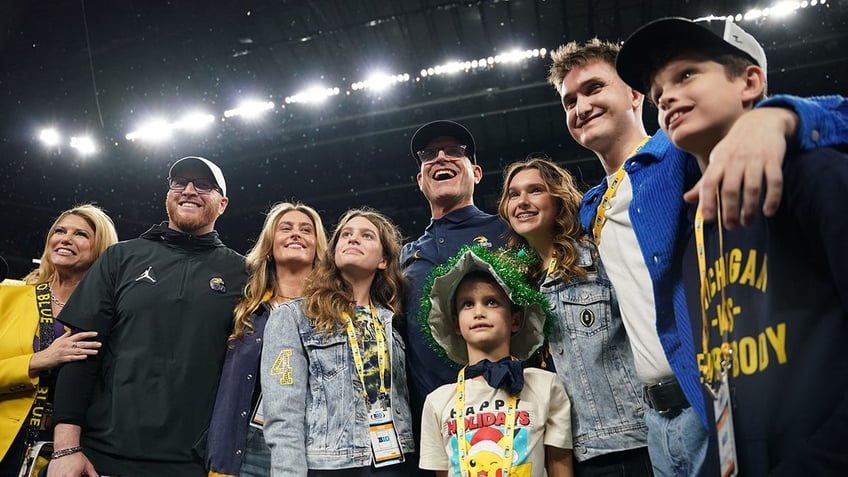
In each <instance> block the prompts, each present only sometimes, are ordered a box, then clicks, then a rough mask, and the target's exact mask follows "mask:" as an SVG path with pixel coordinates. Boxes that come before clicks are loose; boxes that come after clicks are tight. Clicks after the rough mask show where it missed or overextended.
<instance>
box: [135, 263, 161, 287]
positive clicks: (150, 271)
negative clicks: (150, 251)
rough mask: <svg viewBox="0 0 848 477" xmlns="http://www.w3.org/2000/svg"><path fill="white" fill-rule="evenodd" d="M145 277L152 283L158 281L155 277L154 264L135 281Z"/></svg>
mask: <svg viewBox="0 0 848 477" xmlns="http://www.w3.org/2000/svg"><path fill="white" fill-rule="evenodd" d="M144 279H147V280H150V283H156V278H154V277H153V265H151V266H149V267H147V270H145V271H144V272H142V274H141V275H139V276H138V278H136V279H135V281H140V280H144Z"/></svg>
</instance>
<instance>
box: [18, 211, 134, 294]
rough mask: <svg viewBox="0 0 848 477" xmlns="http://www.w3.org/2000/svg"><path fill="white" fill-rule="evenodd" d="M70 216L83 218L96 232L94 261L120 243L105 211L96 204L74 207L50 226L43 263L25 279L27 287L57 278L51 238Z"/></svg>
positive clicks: (93, 240) (42, 254) (112, 223)
mask: <svg viewBox="0 0 848 477" xmlns="http://www.w3.org/2000/svg"><path fill="white" fill-rule="evenodd" d="M69 215H76V216H77V217H80V218H82V219H83V220H85V221H86V223H88V225H89V226H90V227H91V228H92V230H94V237H93V239H92V243H93V245H92V252H93V255H94V256H93V260H97V257H99V256H100V254H102V253H103V252H104V251H105V250H106V249H107V248H109V246H110V245H112V244H114V243H116V242H117V241H118V233H117V232H116V231H115V223H114V222H112V219H111V218H110V217H109V216H108V215H106V212H105V211H104V210H103V209H101V208H100V207H98V206H96V205H94V204H81V205H77V206H74V207H73V208H71V209H68V210H66V211H64V212H62V213H61V214H59V217H57V218H56V220H55V221H54V222H53V225H51V226H50V230H49V231H48V232H47V239H46V240H45V241H44V251H43V252H42V253H41V263H40V264H39V265H38V268H36V269H35V270H33V271H31V272H29V273H28V274H27V276H26V277H24V282H25V283H26V284H27V285H35V284H39V283H44V282H49V281H52V280H53V278H54V277H55V276H56V266H55V265H53V262H52V261H50V253H49V252H50V250H49V248H50V237H52V236H53V234H54V233H56V227H58V226H59V222H61V221H62V219H64V218H65V217H67V216H69ZM92 263H93V261H92Z"/></svg>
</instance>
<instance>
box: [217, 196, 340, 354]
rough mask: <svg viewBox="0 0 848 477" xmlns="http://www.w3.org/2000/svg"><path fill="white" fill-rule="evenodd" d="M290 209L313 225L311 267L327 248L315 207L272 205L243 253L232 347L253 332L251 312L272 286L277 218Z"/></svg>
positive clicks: (287, 203)
mask: <svg viewBox="0 0 848 477" xmlns="http://www.w3.org/2000/svg"><path fill="white" fill-rule="evenodd" d="M292 211H297V212H302V213H304V214H306V216H307V217H309V220H310V221H312V226H313V227H314V228H315V257H314V259H313V260H312V266H313V267H315V264H316V263H317V262H318V260H320V259H321V257H323V256H324V254H325V252H326V251H327V232H326V231H325V230H324V223H323V222H322V221H321V216H320V215H318V212H317V211H316V210H315V209H313V208H312V207H309V206H308V205H305V204H302V203H300V202H295V203H290V202H280V203H277V204H274V206H273V207H271V210H269V211H268V214H267V215H266V216H265V223H264V224H262V230H261V231H260V232H259V238H258V239H257V241H256V245H254V246H253V247H252V248H251V249H250V251H248V252H247V257H245V266H246V268H247V274H248V279H247V284H246V285H245V286H244V294H243V297H242V299H241V301H240V302H239V303H238V305H236V309H235V312H234V315H235V316H234V319H233V320H234V321H233V334H231V335H230V337H229V338H228V339H227V344H228V345H229V346H233V344H234V342H235V341H237V340H240V339H242V338H243V337H244V335H245V334H252V333H253V331H254V328H253V320H252V319H251V315H252V314H253V312H254V311H256V309H257V308H259V305H260V304H261V303H262V299H263V298H264V297H265V295H266V294H267V293H268V292H269V291H273V290H274V289H275V287H276V284H277V272H276V267H275V266H274V255H273V250H274V234H275V232H276V229H277V223H278V222H279V221H280V219H281V218H282V217H283V216H284V215H285V214H287V213H289V212H292Z"/></svg>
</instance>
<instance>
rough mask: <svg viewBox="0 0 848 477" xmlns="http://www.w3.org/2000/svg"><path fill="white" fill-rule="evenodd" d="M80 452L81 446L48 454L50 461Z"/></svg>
mask: <svg viewBox="0 0 848 477" xmlns="http://www.w3.org/2000/svg"><path fill="white" fill-rule="evenodd" d="M81 451H82V446H76V447H68V448H67V449H62V450H58V451H56V452H54V453H52V454H50V460H53V459H58V458H59V457H65V456H66V455H71V454H76V453H77V452H81Z"/></svg>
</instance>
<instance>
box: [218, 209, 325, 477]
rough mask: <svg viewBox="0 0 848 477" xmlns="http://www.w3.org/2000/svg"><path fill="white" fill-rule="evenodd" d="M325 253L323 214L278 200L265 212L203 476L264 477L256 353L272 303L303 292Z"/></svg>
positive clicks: (267, 463) (267, 461) (266, 463)
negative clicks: (206, 471)
mask: <svg viewBox="0 0 848 477" xmlns="http://www.w3.org/2000/svg"><path fill="white" fill-rule="evenodd" d="M326 251H327V235H326V232H325V231H324V225H323V222H322V221H321V216H319V215H318V212H316V211H315V209H313V208H312V207H309V206H307V205H303V204H301V203H294V204H292V203H288V202H281V203H278V204H276V205H274V206H273V207H271V210H270V211H268V215H267V216H266V217H265V223H264V224H263V225H262V231H261V232H259V238H258V239H257V241H256V245H255V246H254V247H253V248H252V249H251V250H250V252H248V254H247V258H246V259H245V262H246V264H247V271H248V274H249V275H250V276H249V278H248V281H247V285H246V286H245V288H244V298H242V301H241V302H240V303H239V304H238V305H237V306H236V309H235V321H234V327H233V328H234V329H233V334H232V335H230V338H229V340H227V341H228V343H227V356H226V358H225V359H224V368H223V371H222V372H221V380H220V383H219V385H218V395H217V397H216V399H215V409H214V411H213V412H212V421H211V422H210V424H209V433H208V437H207V442H206V445H207V458H206V464H207V466H208V468H209V477H231V476H239V477H265V476H267V475H268V473H269V472H270V469H271V453H270V451H269V450H268V446H267V445H266V444H265V439H264V436H263V434H262V423H261V422H257V421H256V419H255V418H256V413H257V412H261V410H260V409H259V407H260V406H261V402H262V387H261V386H260V385H259V356H260V353H261V351H262V341H263V337H264V334H265V325H266V323H267V322H268V317H269V316H270V314H271V311H272V310H273V309H274V308H277V307H279V306H280V305H281V304H282V303H284V302H286V301H288V300H290V299H292V298H294V297H299V296H300V295H301V291H302V289H303V281H304V279H305V278H306V276H307V275H308V274H309V272H311V271H312V268H313V267H314V266H315V263H316V262H317V261H318V259H319V257H323V256H324V254H325V253H326Z"/></svg>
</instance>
